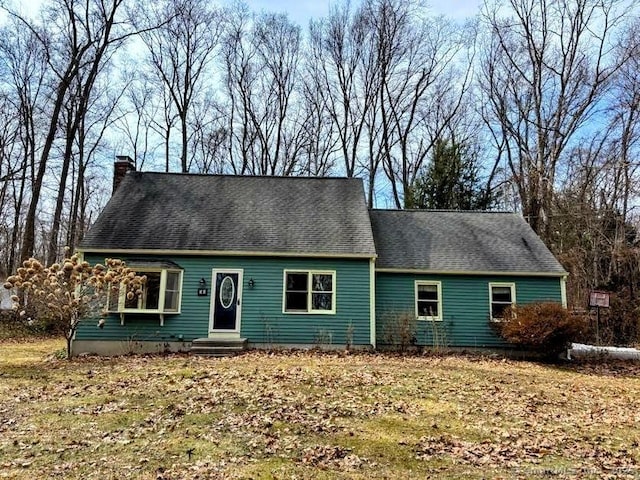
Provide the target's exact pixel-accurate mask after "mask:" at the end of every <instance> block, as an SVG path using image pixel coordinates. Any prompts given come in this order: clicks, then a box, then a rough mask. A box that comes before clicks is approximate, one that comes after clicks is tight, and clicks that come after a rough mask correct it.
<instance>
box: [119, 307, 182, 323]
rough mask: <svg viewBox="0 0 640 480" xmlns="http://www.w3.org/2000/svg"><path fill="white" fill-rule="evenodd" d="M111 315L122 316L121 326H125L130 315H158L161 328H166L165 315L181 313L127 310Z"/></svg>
mask: <svg viewBox="0 0 640 480" xmlns="http://www.w3.org/2000/svg"><path fill="white" fill-rule="evenodd" d="M109 313H111V314H116V315H120V325H124V318H125V315H128V314H132V313H134V314H136V315H158V316H159V317H160V326H161V327H164V317H165V315H178V314H179V313H180V312H161V311H158V310H126V311H119V312H109Z"/></svg>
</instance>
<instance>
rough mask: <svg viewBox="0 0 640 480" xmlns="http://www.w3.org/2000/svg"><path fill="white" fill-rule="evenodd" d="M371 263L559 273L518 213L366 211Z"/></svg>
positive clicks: (433, 268)
mask: <svg viewBox="0 0 640 480" xmlns="http://www.w3.org/2000/svg"><path fill="white" fill-rule="evenodd" d="M370 216H371V225H372V227H373V235H374V238H375V242H376V248H377V252H378V259H377V261H376V268H394V269H406V270H425V271H434V272H501V273H509V272H513V273H515V272H521V273H523V272H527V273H545V274H559V275H561V274H564V273H565V271H564V269H563V268H562V266H561V265H560V263H558V261H557V260H556V259H555V257H554V256H553V255H552V254H551V252H550V251H549V249H547V247H546V246H545V245H544V243H543V242H542V240H540V238H539V237H538V236H537V235H536V234H535V232H534V231H533V230H532V229H531V227H529V225H528V224H527V223H526V222H525V220H524V219H523V218H522V217H521V216H520V215H518V214H514V213H501V212H463V211H429V210H372V211H371V212H370Z"/></svg>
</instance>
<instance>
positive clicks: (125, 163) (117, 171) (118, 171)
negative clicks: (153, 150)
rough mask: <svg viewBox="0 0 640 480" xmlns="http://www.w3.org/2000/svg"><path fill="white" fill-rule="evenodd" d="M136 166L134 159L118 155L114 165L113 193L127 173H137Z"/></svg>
mask: <svg viewBox="0 0 640 480" xmlns="http://www.w3.org/2000/svg"><path fill="white" fill-rule="evenodd" d="M135 170H136V164H135V163H134V161H133V159H132V158H131V157H130V156H128V155H116V161H115V162H114V164H113V192H112V193H111V194H112V195H113V194H114V193H115V191H116V190H117V189H118V186H119V185H120V182H122V179H123V178H124V176H125V175H126V174H127V172H135Z"/></svg>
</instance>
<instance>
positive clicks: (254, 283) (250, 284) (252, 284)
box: [249, 278, 256, 288]
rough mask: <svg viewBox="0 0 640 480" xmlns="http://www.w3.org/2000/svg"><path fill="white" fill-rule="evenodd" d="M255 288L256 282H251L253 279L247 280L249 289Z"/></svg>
mask: <svg viewBox="0 0 640 480" xmlns="http://www.w3.org/2000/svg"><path fill="white" fill-rule="evenodd" d="M255 286H256V282H255V281H254V280H253V278H250V279H249V288H253V287H255Z"/></svg>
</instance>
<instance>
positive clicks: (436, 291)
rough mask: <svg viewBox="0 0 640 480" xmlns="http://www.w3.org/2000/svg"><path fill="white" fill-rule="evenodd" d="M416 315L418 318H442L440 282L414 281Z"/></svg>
mask: <svg viewBox="0 0 640 480" xmlns="http://www.w3.org/2000/svg"><path fill="white" fill-rule="evenodd" d="M415 301H416V317H417V318H418V320H442V286H441V284H440V282H428V281H423V280H418V281H416V295H415Z"/></svg>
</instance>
